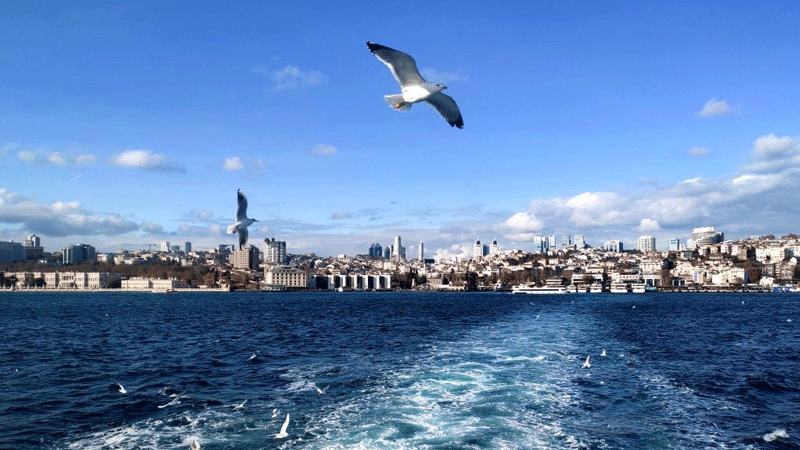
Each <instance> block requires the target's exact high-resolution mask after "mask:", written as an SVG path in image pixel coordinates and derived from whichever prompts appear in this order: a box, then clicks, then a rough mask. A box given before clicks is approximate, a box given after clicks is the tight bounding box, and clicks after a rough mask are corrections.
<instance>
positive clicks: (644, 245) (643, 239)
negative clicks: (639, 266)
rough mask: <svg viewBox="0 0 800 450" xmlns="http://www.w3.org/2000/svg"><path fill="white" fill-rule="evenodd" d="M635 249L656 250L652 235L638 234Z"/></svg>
mask: <svg viewBox="0 0 800 450" xmlns="http://www.w3.org/2000/svg"><path fill="white" fill-rule="evenodd" d="M636 250H639V251H640V252H654V251H656V238H654V237H653V236H639V239H637V240H636Z"/></svg>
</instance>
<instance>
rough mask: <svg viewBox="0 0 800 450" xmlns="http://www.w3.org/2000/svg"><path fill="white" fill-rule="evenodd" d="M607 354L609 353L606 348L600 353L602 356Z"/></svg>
mask: <svg viewBox="0 0 800 450" xmlns="http://www.w3.org/2000/svg"><path fill="white" fill-rule="evenodd" d="M607 355H608V354H607V353H606V349H603V351H602V352H601V353H600V356H607Z"/></svg>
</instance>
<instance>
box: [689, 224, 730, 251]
mask: <svg viewBox="0 0 800 450" xmlns="http://www.w3.org/2000/svg"><path fill="white" fill-rule="evenodd" d="M724 240H725V234H724V233H723V232H721V231H715V230H714V227H699V228H695V229H693V230H692V241H693V242H694V245H695V247H699V246H701V245H711V244H719V243H720V242H722V241H724Z"/></svg>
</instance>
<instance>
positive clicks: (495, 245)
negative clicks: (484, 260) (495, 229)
mask: <svg viewBox="0 0 800 450" xmlns="http://www.w3.org/2000/svg"><path fill="white" fill-rule="evenodd" d="M489 254H490V255H499V254H500V244H498V243H497V239H495V240H493V241H492V246H491V247H490V248H489Z"/></svg>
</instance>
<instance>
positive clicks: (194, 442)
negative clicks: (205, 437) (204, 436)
mask: <svg viewBox="0 0 800 450" xmlns="http://www.w3.org/2000/svg"><path fill="white" fill-rule="evenodd" d="M189 448H190V449H192V450H200V443H199V442H197V439H194V440H192V445H191V446H190V447H189Z"/></svg>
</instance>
